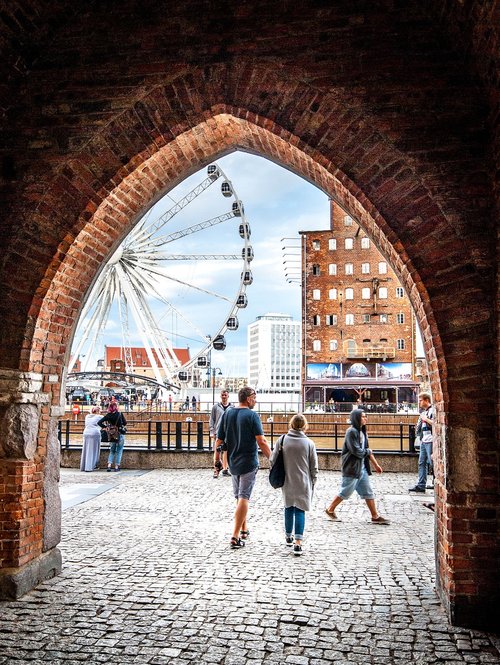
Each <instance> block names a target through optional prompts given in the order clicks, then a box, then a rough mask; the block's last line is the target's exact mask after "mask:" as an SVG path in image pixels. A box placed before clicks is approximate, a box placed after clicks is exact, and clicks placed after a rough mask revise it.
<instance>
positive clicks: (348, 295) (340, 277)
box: [301, 201, 418, 413]
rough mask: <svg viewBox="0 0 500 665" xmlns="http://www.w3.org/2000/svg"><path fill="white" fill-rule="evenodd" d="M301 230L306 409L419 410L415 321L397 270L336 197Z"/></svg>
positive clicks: (303, 366) (303, 377)
mask: <svg viewBox="0 0 500 665" xmlns="http://www.w3.org/2000/svg"><path fill="white" fill-rule="evenodd" d="M330 208H331V215H330V230H328V231H324V230H322V231H307V232H303V233H302V234H301V235H302V244H301V246H302V252H301V254H302V327H303V330H304V335H303V336H302V339H303V348H302V358H303V361H302V386H303V400H304V404H306V405H307V406H308V408H309V409H311V408H312V409H314V408H321V409H322V410H328V411H331V410H335V411H350V410H351V408H352V406H353V404H356V403H357V402H358V400H361V402H362V403H363V404H364V405H365V406H366V408H367V410H368V411H371V410H373V411H390V412H393V413H394V412H396V411H398V410H400V409H402V408H405V409H408V408H416V403H417V392H418V384H417V383H415V381H414V380H413V379H414V378H415V321H414V317H413V311H412V308H411V303H410V301H409V299H408V298H407V296H406V294H405V292H404V289H403V287H402V285H401V283H400V282H399V280H398V278H397V276H396V274H395V273H394V271H393V270H392V268H391V267H390V265H389V264H388V262H387V260H386V259H385V257H384V256H383V255H382V254H381V253H380V252H379V251H378V249H377V248H376V247H375V245H374V243H373V242H372V241H371V240H370V238H369V237H368V236H367V235H366V234H365V233H364V232H363V230H362V228H361V227H360V226H359V225H358V224H357V223H356V221H355V220H354V219H353V218H352V217H351V215H348V214H347V213H345V211H343V210H342V209H341V208H340V206H338V205H337V204H336V203H334V202H333V201H332V202H331V204H330Z"/></svg>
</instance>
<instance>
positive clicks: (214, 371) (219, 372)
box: [210, 367, 222, 405]
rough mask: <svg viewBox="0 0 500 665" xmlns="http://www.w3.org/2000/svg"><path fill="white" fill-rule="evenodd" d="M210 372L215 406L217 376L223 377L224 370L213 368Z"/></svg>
mask: <svg viewBox="0 0 500 665" xmlns="http://www.w3.org/2000/svg"><path fill="white" fill-rule="evenodd" d="M210 371H211V373H212V405H213V404H215V375H216V374H217V375H218V376H222V370H221V368H220V367H211V368H210Z"/></svg>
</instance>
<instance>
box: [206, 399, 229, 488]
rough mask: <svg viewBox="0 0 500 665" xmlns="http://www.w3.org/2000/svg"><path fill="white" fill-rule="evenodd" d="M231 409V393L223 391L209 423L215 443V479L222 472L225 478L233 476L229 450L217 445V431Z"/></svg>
mask: <svg viewBox="0 0 500 665" xmlns="http://www.w3.org/2000/svg"><path fill="white" fill-rule="evenodd" d="M230 408H231V402H230V401H229V393H228V392H227V390H222V391H221V394H220V402H217V404H214V405H213V407H212V411H211V412H210V421H209V423H208V429H209V431H210V436H211V437H212V439H213V442H214V478H218V477H219V473H220V472H221V470H222V475H223V476H230V475H231V474H230V473H229V469H228V468H227V450H223V446H222V445H220V446H217V445H216V441H217V430H218V429H219V425H220V421H221V418H222V416H223V415H224V414H225V412H226V411H227V409H230Z"/></svg>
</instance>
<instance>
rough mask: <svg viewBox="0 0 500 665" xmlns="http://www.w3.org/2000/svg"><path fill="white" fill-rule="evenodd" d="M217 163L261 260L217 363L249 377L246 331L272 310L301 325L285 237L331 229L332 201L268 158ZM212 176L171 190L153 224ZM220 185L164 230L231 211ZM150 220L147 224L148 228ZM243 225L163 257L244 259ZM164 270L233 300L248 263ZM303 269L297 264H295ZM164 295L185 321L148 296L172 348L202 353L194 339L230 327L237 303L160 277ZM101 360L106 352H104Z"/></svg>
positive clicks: (115, 327) (220, 229) (112, 331)
mask: <svg viewBox="0 0 500 665" xmlns="http://www.w3.org/2000/svg"><path fill="white" fill-rule="evenodd" d="M217 164H218V165H219V166H220V167H221V168H222V169H223V171H224V172H225V174H226V176H227V177H228V179H229V180H230V181H231V182H232V184H233V186H234V189H235V191H236V192H237V195H238V197H239V198H240V200H241V201H242V202H243V204H244V209H245V215H246V221H247V222H248V223H249V224H250V227H251V239H250V244H251V245H252V247H253V250H254V255H255V258H254V260H253V261H252V264H251V269H252V273H253V284H252V285H251V286H249V287H247V291H246V294H247V297H248V306H247V307H246V308H245V309H239V310H238V320H239V328H238V330H237V331H227V333H226V334H225V337H226V341H227V347H226V350H225V351H224V352H215V351H213V352H212V354H213V355H212V364H213V366H214V367H219V368H220V369H221V370H222V372H223V374H225V375H230V376H244V375H246V373H247V355H246V335H247V326H248V324H249V323H252V322H253V321H255V319H256V317H257V316H260V315H263V314H266V313H268V312H280V313H284V314H290V315H291V316H292V317H293V318H294V319H296V320H300V307H301V302H300V286H299V285H298V284H290V283H287V281H286V279H285V266H284V264H283V261H284V260H285V259H287V260H288V261H291V260H293V259H294V257H293V256H292V255H291V254H290V252H291V253H292V254H293V252H294V250H293V249H289V250H288V252H289V254H288V255H287V256H286V257H284V255H283V250H282V247H283V245H284V244H288V245H293V244H294V243H293V241H291V240H285V241H282V238H285V237H286V238H290V237H295V238H298V231H299V230H311V229H320V228H325V229H326V228H328V226H329V203H328V198H327V196H326V195H325V194H324V193H323V192H321V191H320V190H319V189H317V188H316V187H315V186H313V185H311V184H310V183H308V182H306V181H305V180H304V179H302V178H300V177H299V176H296V175H295V174H293V173H291V172H290V171H288V170H286V169H284V168H282V167H280V166H277V165H276V164H274V163H273V162H270V161H269V160H266V159H264V158H262V157H257V156H255V155H251V154H248V153H243V152H236V153H233V154H231V155H228V156H226V157H223V158H222V159H220V160H217ZM204 178H206V169H203V170H202V171H200V172H197V173H196V174H194V175H192V176H190V177H189V178H187V179H186V180H184V181H183V182H182V183H181V184H180V185H178V186H177V187H176V188H174V189H173V190H171V191H170V192H169V193H168V195H166V196H165V197H163V199H161V200H160V201H159V202H158V203H157V204H156V205H155V206H154V207H153V208H152V209H151V211H150V213H149V217H148V220H149V221H153V220H156V219H158V218H159V217H160V216H161V215H162V214H164V213H165V212H166V211H168V210H169V209H171V208H172V206H173V205H174V202H177V201H179V199H181V198H182V197H183V196H185V195H186V194H187V193H188V192H189V191H190V190H191V189H192V188H193V187H195V186H196V185H198V184H199V183H200V182H201V181H202V180H203V179H204ZM221 182H222V180H220V179H219V180H218V181H217V183H215V184H214V185H213V186H212V187H211V188H210V189H208V190H207V191H206V192H204V193H203V194H201V195H199V196H197V197H196V198H195V199H194V200H193V202H192V203H190V204H189V205H188V206H187V207H186V208H185V209H184V211H183V212H182V213H179V215H177V216H176V217H174V218H173V219H172V220H171V221H170V222H168V223H167V224H166V225H165V226H164V228H163V229H162V230H161V232H160V233H161V234H163V235H165V234H171V233H174V232H176V231H177V230H179V229H181V228H185V227H186V226H192V225H193V224H198V223H200V222H203V221H205V220H208V219H211V218H213V217H216V216H218V215H221V214H223V213H225V212H227V211H229V210H230V209H231V205H232V202H233V201H234V199H233V198H225V197H224V196H222V194H221V191H220V185H221ZM149 221H148V223H149ZM239 223H240V219H238V218H232V220H229V221H226V222H223V223H221V224H218V225H216V226H213V227H211V228H209V229H207V230H205V231H202V232H199V233H196V234H193V235H189V236H187V237H185V238H182V239H180V240H176V241H175V242H171V243H169V244H168V246H167V247H166V249H165V251H166V252H168V253H169V254H175V255H177V256H178V255H187V254H195V253H196V254H200V253H203V254H238V255H241V250H242V248H243V240H242V239H241V238H240V236H239V233H238V228H239ZM163 265H165V270H166V271H167V272H168V273H169V274H171V275H175V276H176V278H178V279H181V280H182V281H186V282H187V283H189V284H194V285H195V286H197V287H199V288H201V289H205V290H208V291H211V292H215V293H217V294H220V295H223V296H224V297H226V298H227V299H228V300H230V301H233V300H234V298H235V297H236V295H237V293H238V289H239V280H240V274H241V270H242V265H243V262H242V260H238V261H234V260H232V261H223V260H218V261H196V262H193V261H175V266H174V268H173V267H172V262H168V261H167V262H166V263H164V264H163ZM295 265H296V266H298V264H295ZM172 268H173V269H172ZM157 288H158V290H159V291H160V292H161V293H162V295H164V297H165V298H167V299H168V300H169V301H170V302H172V303H173V304H174V305H175V307H176V308H177V309H178V310H179V312H180V313H181V315H177V314H173V313H172V310H170V313H167V311H168V307H166V306H165V305H164V304H163V303H160V302H158V299H157V298H153V297H150V298H148V301H149V304H150V307H151V310H152V311H153V313H154V316H155V318H156V321H157V322H158V326H159V327H160V328H162V329H163V330H164V331H165V332H166V333H167V334H169V336H170V338H171V339H172V341H173V344H174V346H187V345H189V346H190V348H191V350H192V351H196V350H197V348H198V346H199V344H198V343H197V342H196V337H198V336H199V333H200V332H202V333H203V334H204V335H205V336H206V335H210V336H212V337H213V336H214V335H215V334H216V332H217V331H218V330H219V328H220V327H221V326H222V324H223V323H224V322H225V321H226V319H227V315H228V312H229V311H230V309H231V304H230V303H229V302H227V301H223V300H220V299H217V298H213V297H211V296H209V295H207V294H205V293H203V292H200V291H196V290H193V289H190V288H189V287H187V286H184V285H182V284H179V283H178V282H172V281H170V280H167V279H159V281H158V284H157ZM182 316H186V318H188V319H189V320H190V322H191V323H192V324H194V329H191V326H188V327H186V324H185V322H184V320H183V318H182ZM130 335H131V337H130V340H131V344H132V345H138V346H142V343H141V340H140V337H139V336H138V335H137V334H136V333H135V332H134V329H133V324H132V321H130ZM102 343H103V344H108V345H111V346H113V345H119V344H120V343H121V333H120V331H119V324H118V316H117V315H116V313H115V315H114V316H113V317H111V320H110V321H109V322H108V324H107V326H106V331H105V334H104V337H103V342H102ZM100 355H101V357H102V353H101V354H100Z"/></svg>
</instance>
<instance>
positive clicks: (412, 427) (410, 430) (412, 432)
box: [408, 423, 416, 453]
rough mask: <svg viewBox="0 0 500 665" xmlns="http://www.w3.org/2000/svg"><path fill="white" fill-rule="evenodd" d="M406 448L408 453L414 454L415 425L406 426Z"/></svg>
mask: <svg viewBox="0 0 500 665" xmlns="http://www.w3.org/2000/svg"><path fill="white" fill-rule="evenodd" d="M408 448H409V450H410V453H415V452H416V450H415V425H414V424H413V423H412V424H410V425H408Z"/></svg>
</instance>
